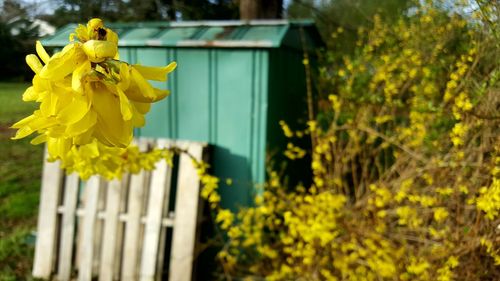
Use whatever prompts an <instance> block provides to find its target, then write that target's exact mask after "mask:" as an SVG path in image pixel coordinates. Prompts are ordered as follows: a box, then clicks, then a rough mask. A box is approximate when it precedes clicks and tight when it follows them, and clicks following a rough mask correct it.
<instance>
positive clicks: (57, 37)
mask: <svg viewBox="0 0 500 281" xmlns="http://www.w3.org/2000/svg"><path fill="white" fill-rule="evenodd" d="M76 26H77V24H74V23H71V24H67V25H65V26H63V27H61V28H59V29H58V31H57V32H56V33H55V34H54V35H52V36H48V37H45V38H42V39H41V42H42V44H43V45H45V46H47V47H62V46H64V45H66V44H67V43H69V41H68V39H67V38H62V37H61V33H63V32H64V33H68V32H70V30H69V29H73V28H75V27H76ZM107 26H108V27H109V28H111V29H115V30H120V29H121V30H124V29H125V30H127V29H129V28H130V29H133V28H161V29H167V28H169V27H171V28H183V27H186V28H187V27H232V26H234V27H244V26H248V27H253V26H255V27H257V26H283V28H282V30H281V31H280V32H279V34H277V35H276V37H275V38H276V40H240V41H238V40H189V39H188V40H181V41H179V42H176V43H167V42H162V41H161V40H158V39H156V38H151V39H149V40H145V41H141V42H139V41H138V42H135V41H134V40H126V39H125V40H120V41H119V43H118V45H119V46H120V47H125V46H141V45H142V46H151V47H226V48H232V47H243V48H252V47H255V48H279V47H281V46H282V45H283V43H284V40H285V37H286V36H287V34H288V33H289V32H290V30H291V29H296V28H301V27H304V28H306V29H310V28H312V29H313V30H315V31H316V32H317V30H316V28H315V25H314V21H313V20H310V19H300V20H275V19H272V20H250V21H242V20H223V21H184V22H130V23H119V22H115V23H109V24H107ZM313 32H314V31H313ZM121 36H123V34H120V37H121Z"/></svg>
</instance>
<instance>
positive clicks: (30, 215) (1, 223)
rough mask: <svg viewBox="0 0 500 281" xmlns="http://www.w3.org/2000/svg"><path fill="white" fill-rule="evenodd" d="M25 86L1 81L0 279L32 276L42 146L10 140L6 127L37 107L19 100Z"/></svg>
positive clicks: (18, 278) (24, 84) (0, 280)
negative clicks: (33, 232) (31, 234)
mask: <svg viewBox="0 0 500 281" xmlns="http://www.w3.org/2000/svg"><path fill="white" fill-rule="evenodd" d="M28 86H29V84H26V83H2V82H0V214H1V219H0V281H7V280H30V279H31V278H30V274H31V273H30V271H31V263H32V256H33V245H32V243H29V235H30V233H31V231H33V230H34V229H35V227H36V213H37V209H38V199H39V189H40V174H41V168H42V151H43V146H33V145H30V144H29V140H21V141H13V140H11V139H10V138H11V137H12V136H13V135H14V132H15V130H12V129H10V128H9V127H10V126H11V125H12V124H13V123H14V122H16V121H18V120H20V119H21V118H23V117H25V116H28V115H30V114H31V113H32V112H33V110H34V109H35V108H36V106H37V104H36V103H34V102H30V103H25V102H23V101H22V99H21V97H22V94H23V92H24V90H25V89H26V88H27V87H28Z"/></svg>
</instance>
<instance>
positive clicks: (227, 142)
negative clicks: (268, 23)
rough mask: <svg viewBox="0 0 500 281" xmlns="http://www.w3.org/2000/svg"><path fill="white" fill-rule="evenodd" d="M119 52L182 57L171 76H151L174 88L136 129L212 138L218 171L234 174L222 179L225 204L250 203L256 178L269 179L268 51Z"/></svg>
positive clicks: (133, 56)
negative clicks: (228, 183) (164, 79)
mask: <svg viewBox="0 0 500 281" xmlns="http://www.w3.org/2000/svg"><path fill="white" fill-rule="evenodd" d="M121 56H122V59H124V60H126V61H128V62H130V63H141V64H145V65H153V66H161V65H165V64H167V63H169V62H170V61H173V60H175V61H177V63H178V68H177V69H176V71H175V72H174V73H173V74H172V75H171V76H169V80H168V82H166V83H165V82H153V84H154V86H156V87H159V88H164V89H165V88H166V89H169V90H170V91H171V93H172V94H171V95H170V96H169V97H168V98H167V99H165V100H163V101H160V102H158V103H155V104H154V105H153V106H152V108H151V111H150V113H149V114H148V115H147V116H146V126H145V127H143V128H140V129H138V130H137V131H136V134H137V135H138V136H148V137H168V138H176V139H188V140H196V141H205V142H209V143H211V144H213V145H214V153H213V159H212V163H213V167H214V173H215V175H216V176H218V177H220V178H221V179H226V178H231V179H232V180H233V186H229V187H228V186H225V183H224V181H223V182H222V183H221V192H222V196H223V199H224V200H223V205H224V206H225V207H231V208H235V207H236V206H241V205H246V204H249V203H250V198H251V195H252V194H253V192H254V185H255V183H262V182H263V181H264V179H265V151H266V128H267V124H266V120H267V110H268V107H267V96H268V92H267V90H268V88H267V83H268V69H269V65H268V60H269V52H268V51H267V50H263V49H261V50H241V49H231V50H221V49H206V48H205V49H165V48H127V49H125V50H124V52H122V53H121ZM138 58H140V59H138Z"/></svg>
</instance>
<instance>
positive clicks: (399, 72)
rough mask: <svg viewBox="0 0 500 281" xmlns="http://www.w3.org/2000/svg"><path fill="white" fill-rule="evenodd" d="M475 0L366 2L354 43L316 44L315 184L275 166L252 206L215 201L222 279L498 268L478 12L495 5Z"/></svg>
mask: <svg viewBox="0 0 500 281" xmlns="http://www.w3.org/2000/svg"><path fill="white" fill-rule="evenodd" d="M461 8H463V7H461ZM480 8H481V9H477V11H475V12H474V13H473V14H472V15H471V18H469V19H466V18H464V17H463V16H461V15H458V14H456V13H453V12H450V11H449V10H442V9H441V7H440V6H439V5H433V4H432V3H430V1H428V3H427V4H423V5H422V6H420V7H419V8H418V9H417V10H415V11H413V12H412V13H409V14H408V16H407V17H403V18H401V19H400V20H398V21H396V23H395V24H393V23H386V22H383V21H382V19H381V17H380V16H375V17H374V19H373V28H371V29H368V30H367V29H366V28H362V29H360V30H359V38H360V39H359V41H358V42H357V48H356V49H355V51H354V53H353V54H351V55H345V56H343V57H341V58H340V59H339V57H338V55H337V54H336V53H332V52H326V53H325V55H324V64H323V66H322V67H321V68H320V70H319V73H320V80H319V82H318V85H317V87H318V91H319V94H320V100H319V103H318V109H319V110H318V113H317V114H316V120H310V121H309V123H308V128H307V130H306V132H307V133H309V136H310V137H311V139H312V142H313V148H312V151H309V152H308V153H310V154H311V156H312V157H311V158H312V161H311V167H312V169H313V173H314V178H313V184H312V185H311V186H307V187H306V186H301V185H299V186H297V187H295V188H292V187H290V186H288V185H287V184H286V182H284V181H283V180H282V178H286V175H280V174H279V173H277V172H274V171H271V172H270V179H269V181H268V183H267V184H266V187H265V189H264V191H263V192H262V195H261V196H257V197H256V200H255V206H254V207H251V208H246V209H242V210H241V211H240V212H238V213H237V214H232V213H231V212H229V211H228V210H221V211H220V212H219V213H218V216H217V221H218V222H219V223H220V226H221V228H222V229H224V230H226V231H227V236H228V242H227V243H226V245H225V246H224V248H223V249H222V250H221V251H220V252H219V254H218V257H219V259H220V260H221V262H222V264H223V267H224V274H225V277H226V278H227V279H232V278H235V279H239V278H243V277H245V278H246V279H245V280H261V279H263V278H265V279H266V280H498V279H500V275H499V266H500V247H499V245H500V240H499V236H498V227H499V225H500V216H499V211H500V187H499V184H500V131H499V128H500V116H498V108H499V106H500V99H499V97H500V93H499V86H500V82H499V78H500V77H499V76H500V72H499V61H500V60H499V57H498V56H499V54H500V52H499V49H498V47H499V46H498V41H497V38H496V37H495V36H494V32H492V30H489V29H488V28H491V27H492V26H491V25H485V24H484V23H483V22H482V21H481V20H480V19H485V18H487V19H495V20H496V19H497V18H495V13H496V12H498V6H495V4H493V3H487V4H484V5H481V6H480ZM458 9H460V7H459V8H458ZM304 62H305V64H306V65H305V66H306V67H310V66H309V65H308V61H307V60H305V61H304ZM281 125H282V127H283V129H284V133H285V135H287V136H288V137H290V138H291V140H293V138H299V137H301V136H302V135H303V133H304V132H303V131H298V132H294V131H292V130H291V129H290V128H288V126H287V125H286V124H284V123H282V124H281ZM298 152H300V153H298ZM285 153H286V154H287V155H288V156H289V157H290V156H291V157H290V158H300V157H302V156H303V153H302V151H300V149H297V147H295V146H293V145H291V146H289V148H288V150H287V152H285Z"/></svg>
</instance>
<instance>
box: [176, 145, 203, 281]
mask: <svg viewBox="0 0 500 281" xmlns="http://www.w3.org/2000/svg"><path fill="white" fill-rule="evenodd" d="M188 153H189V154H190V155H191V156H192V157H194V158H195V159H197V160H201V158H202V153H203V147H202V146H201V145H191V146H189V147H188ZM178 175H179V177H178V179H177V194H176V199H175V202H176V203H175V204H176V208H175V218H174V229H173V235H172V254H171V256H170V272H169V280H170V281H189V280H191V274H192V265H193V258H194V247H195V241H196V239H195V238H196V226H197V220H198V206H199V193H200V180H199V178H198V176H197V173H196V169H195V167H194V166H193V164H192V160H191V158H190V157H189V156H188V155H185V154H182V155H181V156H180V160H179V173H178Z"/></svg>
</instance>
